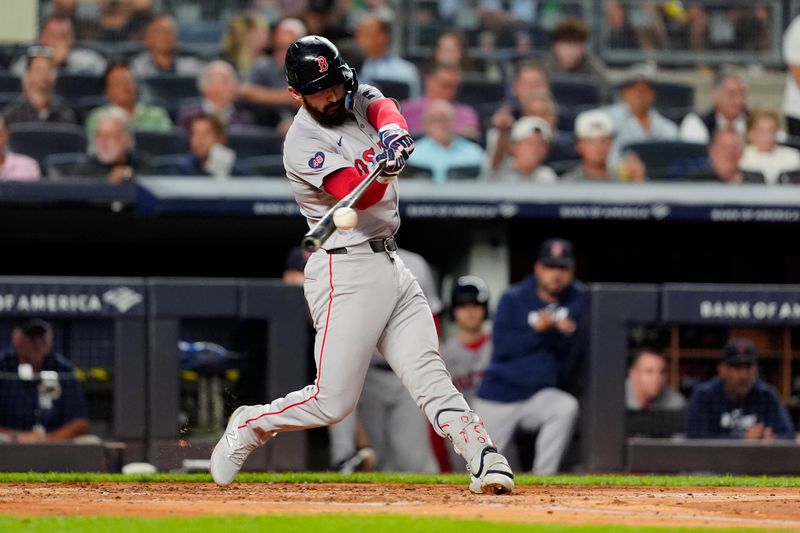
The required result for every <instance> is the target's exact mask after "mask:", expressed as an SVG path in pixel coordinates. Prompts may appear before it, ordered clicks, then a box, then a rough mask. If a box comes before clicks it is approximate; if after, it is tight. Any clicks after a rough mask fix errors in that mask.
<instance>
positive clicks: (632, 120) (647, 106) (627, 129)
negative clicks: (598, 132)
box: [606, 65, 678, 164]
mask: <svg viewBox="0 0 800 533" xmlns="http://www.w3.org/2000/svg"><path fill="white" fill-rule="evenodd" d="M654 79H655V74H654V72H653V69H652V68H651V67H649V66H648V65H635V66H633V67H631V68H630V69H629V70H628V72H627V73H626V75H625V77H624V78H623V80H622V83H621V84H620V93H621V96H622V101H621V102H619V103H617V104H614V105H611V106H609V107H608V108H607V109H606V111H608V114H609V115H611V120H612V121H613V122H614V124H615V125H616V131H617V136H616V138H615V139H614V144H613V146H612V148H611V155H610V163H611V164H616V163H617V162H618V161H619V160H620V158H621V157H622V151H623V149H624V148H625V147H626V146H628V145H629V144H632V143H640V142H646V141H665V140H672V139H677V137H678V127H677V126H676V125H675V123H674V122H672V121H671V120H669V119H667V118H665V117H664V116H663V115H662V114H661V113H659V112H658V111H656V109H655V107H654V105H655V100H656V92H655V89H654V88H653V81H654Z"/></svg>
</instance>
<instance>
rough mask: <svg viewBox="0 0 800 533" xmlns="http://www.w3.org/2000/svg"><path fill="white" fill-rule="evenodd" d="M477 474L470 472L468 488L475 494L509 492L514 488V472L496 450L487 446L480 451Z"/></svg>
mask: <svg viewBox="0 0 800 533" xmlns="http://www.w3.org/2000/svg"><path fill="white" fill-rule="evenodd" d="M478 472H479V473H478V474H477V475H475V474H470V481H469V490H471V491H472V492H474V493H475V494H495V495H497V494H509V493H511V491H513V490H514V472H512V471H511V467H510V466H509V465H508V461H507V460H506V458H505V457H503V455H501V454H499V453H497V450H496V449H494V448H493V447H491V446H487V447H486V448H484V449H483V452H481V462H480V467H479V470H478Z"/></svg>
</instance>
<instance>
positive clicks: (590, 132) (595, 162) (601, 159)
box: [561, 109, 645, 181]
mask: <svg viewBox="0 0 800 533" xmlns="http://www.w3.org/2000/svg"><path fill="white" fill-rule="evenodd" d="M613 142H614V123H613V122H612V121H611V117H610V116H609V114H608V113H606V112H605V111H603V110H602V109H592V110H590V111H584V112H583V113H581V114H580V115H578V117H577V118H576V119H575V151H576V152H578V155H580V156H581V163H580V164H579V165H577V166H575V167H574V168H572V169H570V170H568V171H567V172H565V173H564V174H562V176H561V181H644V179H645V167H644V163H642V161H641V159H639V157H638V156H637V155H636V154H634V153H632V152H631V153H630V154H628V155H627V156H626V157H625V159H624V161H622V162H621V163H620V164H619V165H617V166H615V167H610V166H609V165H608V154H609V152H610V151H611V144H612V143H613Z"/></svg>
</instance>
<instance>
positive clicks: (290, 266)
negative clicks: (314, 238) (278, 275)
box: [283, 246, 311, 286]
mask: <svg viewBox="0 0 800 533" xmlns="http://www.w3.org/2000/svg"><path fill="white" fill-rule="evenodd" d="M309 256H311V252H309V251H308V250H306V249H305V248H303V247H302V246H295V247H294V248H292V249H291V250H289V255H287V256H286V266H285V268H284V269H283V282H284V283H286V284H287V285H300V286H302V285H303V283H304V282H305V279H306V278H305V270H306V263H307V262H308V258H309Z"/></svg>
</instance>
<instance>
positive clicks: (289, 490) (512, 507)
mask: <svg viewBox="0 0 800 533" xmlns="http://www.w3.org/2000/svg"><path fill="white" fill-rule="evenodd" d="M275 513H281V514H286V513H291V514H295V513H313V514H319V513H365V514H366V513H370V514H407V515H419V516H447V517H456V518H470V519H484V520H495V521H509V522H518V523H561V524H625V525H631V526H634V525H660V526H695V527H696V526H709V527H713V526H733V527H764V528H773V529H778V528H786V529H795V530H800V490H797V489H756V488H708V487H703V488H696V489H691V488H680V489H675V488H641V487H637V488H619V487H614V488H606V487H541V486H536V487H534V486H527V487H518V489H517V491H516V492H515V493H514V494H513V495H511V496H500V497H492V496H475V495H472V494H470V493H469V491H468V490H467V489H466V487H465V486H463V485H458V486H456V485H402V484H396V485H395V484H383V485H378V484H283V483H275V484H272V483H270V484H235V485H232V486H231V487H227V488H218V487H216V486H214V485H212V484H209V483H5V484H3V485H2V489H0V514H6V515H31V514H42V515H101V514H102V515H122V516H137V517H162V516H198V515H225V514H231V515H262V514H275Z"/></svg>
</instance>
